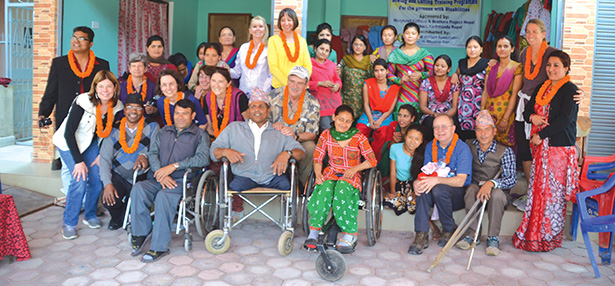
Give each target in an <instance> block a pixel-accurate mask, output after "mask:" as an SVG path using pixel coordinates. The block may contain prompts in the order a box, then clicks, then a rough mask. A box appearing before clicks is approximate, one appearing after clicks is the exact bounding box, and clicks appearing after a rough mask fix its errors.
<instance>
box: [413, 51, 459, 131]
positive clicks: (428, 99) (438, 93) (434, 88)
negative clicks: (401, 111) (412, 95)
mask: <svg viewBox="0 0 615 286" xmlns="http://www.w3.org/2000/svg"><path fill="white" fill-rule="evenodd" d="M451 64H452V61H451V58H450V57H449V56H447V55H440V56H438V57H437V58H436V61H435V64H434V69H433V72H434V75H432V76H430V77H429V78H427V80H424V81H423V82H422V83H421V92H420V94H419V98H420V108H421V112H422V113H423V117H422V118H421V124H423V126H425V127H426V128H427V130H432V129H433V120H434V118H435V117H436V115H438V113H446V114H448V116H450V117H453V118H454V117H455V115H456V114H457V102H458V101H459V85H454V84H452V83H451V77H450V76H448V73H449V72H450V71H451ZM427 139H428V140H431V139H433V137H432V136H431V135H427Z"/></svg>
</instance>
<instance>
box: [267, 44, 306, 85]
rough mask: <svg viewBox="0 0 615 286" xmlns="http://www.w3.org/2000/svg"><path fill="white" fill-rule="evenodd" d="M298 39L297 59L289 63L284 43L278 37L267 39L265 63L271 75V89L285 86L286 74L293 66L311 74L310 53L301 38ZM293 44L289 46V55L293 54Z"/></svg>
mask: <svg viewBox="0 0 615 286" xmlns="http://www.w3.org/2000/svg"><path fill="white" fill-rule="evenodd" d="M298 38H299V57H298V58H297V61H296V62H294V63H293V62H291V61H290V60H289V59H288V57H287V56H286V52H285V51H284V42H282V38H280V36H279V35H274V36H272V37H269V43H268V44H267V61H268V63H269V71H271V75H273V82H272V84H271V85H272V86H273V88H278V87H282V86H285V85H286V84H287V80H288V73H289V72H290V70H291V69H292V68H293V67H294V66H297V65H299V66H304V67H305V68H307V69H308V71H309V72H310V74H311V73H312V60H310V52H309V51H308V48H307V42H306V41H305V39H304V38H303V37H301V36H299V37H298ZM294 47H295V43H292V44H289V45H288V48H289V49H290V52H291V54H293V55H294V53H295V48H294Z"/></svg>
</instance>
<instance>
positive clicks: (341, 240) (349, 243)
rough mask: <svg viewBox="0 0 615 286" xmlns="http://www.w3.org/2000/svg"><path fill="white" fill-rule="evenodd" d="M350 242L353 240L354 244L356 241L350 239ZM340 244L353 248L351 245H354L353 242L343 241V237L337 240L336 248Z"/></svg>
mask: <svg viewBox="0 0 615 286" xmlns="http://www.w3.org/2000/svg"><path fill="white" fill-rule="evenodd" d="M355 238H356V236H355ZM352 240H353V241H354V242H356V239H352ZM340 242H341V243H345V244H346V245H342V246H353V245H354V242H350V241H348V240H345V239H344V238H343V237H342V238H340V239H338V242H337V245H338V246H340Z"/></svg>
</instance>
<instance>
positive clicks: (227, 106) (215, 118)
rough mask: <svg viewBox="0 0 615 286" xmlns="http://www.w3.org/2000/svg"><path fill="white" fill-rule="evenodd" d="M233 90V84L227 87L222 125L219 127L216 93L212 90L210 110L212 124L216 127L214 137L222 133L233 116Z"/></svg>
mask: <svg viewBox="0 0 615 286" xmlns="http://www.w3.org/2000/svg"><path fill="white" fill-rule="evenodd" d="M232 90H233V88H232V87H231V86H229V87H227V88H226V96H225V98H224V113H223V114H224V115H223V118H222V125H221V126H220V127H218V114H217V113H218V108H217V107H216V94H215V93H214V91H213V90H212V91H211V97H210V98H209V101H210V106H209V112H211V124H212V125H213V126H212V127H213V128H214V137H218V135H220V132H222V130H224V128H226V126H227V125H228V122H229V120H230V117H231V115H230V114H231V98H232V95H231V91H232Z"/></svg>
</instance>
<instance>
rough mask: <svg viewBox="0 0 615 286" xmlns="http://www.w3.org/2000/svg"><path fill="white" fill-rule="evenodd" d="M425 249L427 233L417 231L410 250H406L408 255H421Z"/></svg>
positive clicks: (427, 243)
mask: <svg viewBox="0 0 615 286" xmlns="http://www.w3.org/2000/svg"><path fill="white" fill-rule="evenodd" d="M427 247H429V235H428V234H427V232H424V231H418V232H417V233H416V237H415V238H414V241H413V242H412V244H411V245H410V248H408V253H410V254H412V255H421V254H423V249H426V248H427Z"/></svg>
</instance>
